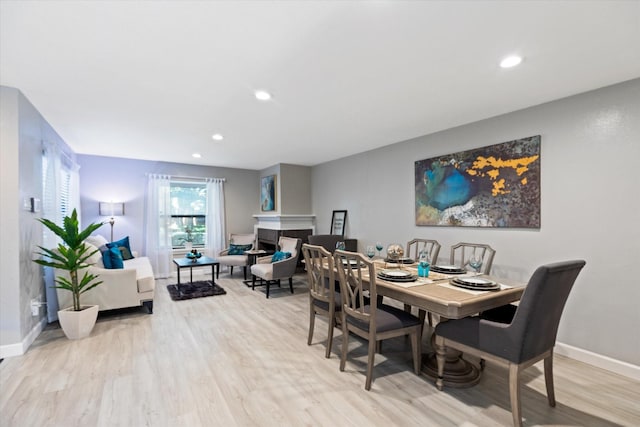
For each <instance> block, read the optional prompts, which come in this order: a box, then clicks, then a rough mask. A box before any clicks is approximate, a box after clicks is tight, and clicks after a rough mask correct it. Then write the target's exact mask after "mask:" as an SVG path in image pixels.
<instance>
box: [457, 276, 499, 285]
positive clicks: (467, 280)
mask: <svg viewBox="0 0 640 427" xmlns="http://www.w3.org/2000/svg"><path fill="white" fill-rule="evenodd" d="M455 280H456V281H458V282H462V283H464V284H466V285H472V286H473V285H475V286H492V285H495V284H496V282H494V281H493V280H488V279H483V278H481V277H460V278H458V279H455Z"/></svg>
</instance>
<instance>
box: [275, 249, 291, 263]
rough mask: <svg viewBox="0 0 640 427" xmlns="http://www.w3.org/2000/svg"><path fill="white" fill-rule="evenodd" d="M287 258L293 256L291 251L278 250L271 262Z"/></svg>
mask: <svg viewBox="0 0 640 427" xmlns="http://www.w3.org/2000/svg"><path fill="white" fill-rule="evenodd" d="M287 258H291V252H280V251H278V252H276V253H274V254H273V256H272V257H271V262H278V261H282V260H285V259H287Z"/></svg>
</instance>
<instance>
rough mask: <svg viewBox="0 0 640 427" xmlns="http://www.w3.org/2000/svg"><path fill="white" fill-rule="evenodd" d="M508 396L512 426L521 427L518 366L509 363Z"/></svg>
mask: <svg viewBox="0 0 640 427" xmlns="http://www.w3.org/2000/svg"><path fill="white" fill-rule="evenodd" d="M509 396H510V400H511V414H512V416H513V425H514V426H515V427H522V415H521V414H522V407H521V405H520V365H518V364H517V363H509Z"/></svg>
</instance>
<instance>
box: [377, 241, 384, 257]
mask: <svg viewBox="0 0 640 427" xmlns="http://www.w3.org/2000/svg"><path fill="white" fill-rule="evenodd" d="M376 249H377V250H378V256H381V255H380V251H382V249H384V246H382V242H377V243H376Z"/></svg>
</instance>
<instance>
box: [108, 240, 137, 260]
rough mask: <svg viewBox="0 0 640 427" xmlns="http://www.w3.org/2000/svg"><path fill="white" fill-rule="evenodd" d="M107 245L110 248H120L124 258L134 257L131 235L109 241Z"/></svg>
mask: <svg viewBox="0 0 640 427" xmlns="http://www.w3.org/2000/svg"><path fill="white" fill-rule="evenodd" d="M107 247H108V248H109V249H111V248H118V249H119V250H120V254H121V256H122V259H123V260H127V259H132V258H133V255H131V247H130V246H129V236H127V237H124V238H122V239H120V240H116V241H115V242H111V243H107Z"/></svg>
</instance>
